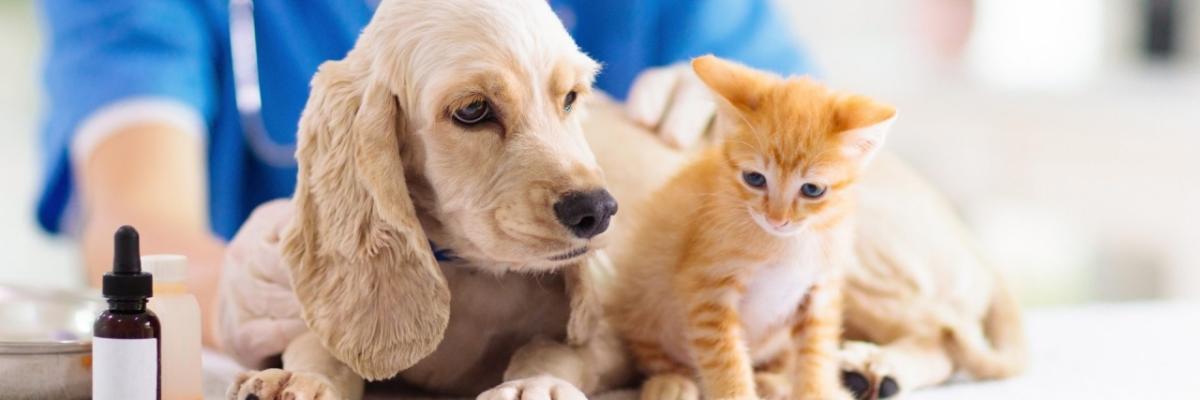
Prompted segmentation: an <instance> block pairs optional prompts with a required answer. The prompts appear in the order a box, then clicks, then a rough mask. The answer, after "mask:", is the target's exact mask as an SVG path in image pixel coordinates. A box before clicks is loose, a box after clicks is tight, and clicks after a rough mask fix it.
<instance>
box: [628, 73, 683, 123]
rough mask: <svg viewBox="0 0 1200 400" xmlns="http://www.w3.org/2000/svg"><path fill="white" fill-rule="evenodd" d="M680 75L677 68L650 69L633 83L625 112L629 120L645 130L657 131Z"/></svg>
mask: <svg viewBox="0 0 1200 400" xmlns="http://www.w3.org/2000/svg"><path fill="white" fill-rule="evenodd" d="M679 77H680V73H679V70H678V68H677V67H666V68H651V69H647V70H645V71H643V72H642V73H641V74H639V75H638V77H637V79H635V80H634V81H633V86H631V87H630V89H629V96H628V97H627V98H626V100H625V110H626V113H627V114H628V115H629V117H630V118H632V119H633V120H634V122H637V123H639V124H641V125H643V126H645V127H647V128H651V129H657V128H658V125H659V123H660V122H662V118H663V115H664V114H666V112H667V107H668V106H669V105H670V103H671V97H673V95H674V92H675V86H676V84H677V83H678V82H679Z"/></svg>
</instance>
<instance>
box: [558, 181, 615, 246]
mask: <svg viewBox="0 0 1200 400" xmlns="http://www.w3.org/2000/svg"><path fill="white" fill-rule="evenodd" d="M616 213H617V200H616V199H614V198H613V197H612V195H611V194H609V193H608V191H607V190H604V189H599V190H593V191H590V192H569V193H567V194H565V195H563V196H562V198H560V199H558V202H557V203H554V215H555V216H557V217H558V222H560V223H562V224H563V226H565V227H567V230H570V231H571V233H572V234H574V235H575V237H578V238H580V239H591V238H592V237H595V236H596V235H599V234H601V233H604V231H606V230H608V223H609V221H610V220H611V219H612V216H613V215H614V214H616Z"/></svg>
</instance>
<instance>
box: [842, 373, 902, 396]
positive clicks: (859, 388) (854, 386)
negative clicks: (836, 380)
mask: <svg viewBox="0 0 1200 400" xmlns="http://www.w3.org/2000/svg"><path fill="white" fill-rule="evenodd" d="M842 387H843V388H845V389H846V390H847V391H849V392H850V393H851V394H852V395H853V398H855V399H858V400H875V399H890V398H894V397H896V396H897V395H899V394H900V383H899V382H896V379H895V378H892V377H891V376H890V375H863V373H862V372H859V371H842Z"/></svg>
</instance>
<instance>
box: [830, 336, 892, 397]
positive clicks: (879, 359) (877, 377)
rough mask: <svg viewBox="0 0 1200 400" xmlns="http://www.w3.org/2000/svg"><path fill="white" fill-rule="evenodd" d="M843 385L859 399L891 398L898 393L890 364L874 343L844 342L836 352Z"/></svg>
mask: <svg viewBox="0 0 1200 400" xmlns="http://www.w3.org/2000/svg"><path fill="white" fill-rule="evenodd" d="M839 357H840V358H841V367H842V386H843V387H845V388H846V390H849V391H850V392H852V393H853V394H854V397H855V398H857V399H858V400H874V399H891V398H895V397H897V396H899V395H900V384H899V382H896V378H894V377H892V371H893V367H892V365H891V363H889V362H887V361H886V360H885V359H884V355H883V351H882V349H880V348H879V346H877V345H875V344H874V343H867V342H855V341H851V342H846V343H845V344H843V345H842V351H841V354H840V355H839Z"/></svg>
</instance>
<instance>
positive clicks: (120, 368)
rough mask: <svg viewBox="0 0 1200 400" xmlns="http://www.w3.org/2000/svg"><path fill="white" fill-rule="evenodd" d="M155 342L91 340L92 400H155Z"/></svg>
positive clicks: (156, 358) (149, 340)
mask: <svg viewBox="0 0 1200 400" xmlns="http://www.w3.org/2000/svg"><path fill="white" fill-rule="evenodd" d="M157 398H158V339H108V338H99V337H98V338H93V339H92V400H156V399H157Z"/></svg>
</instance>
